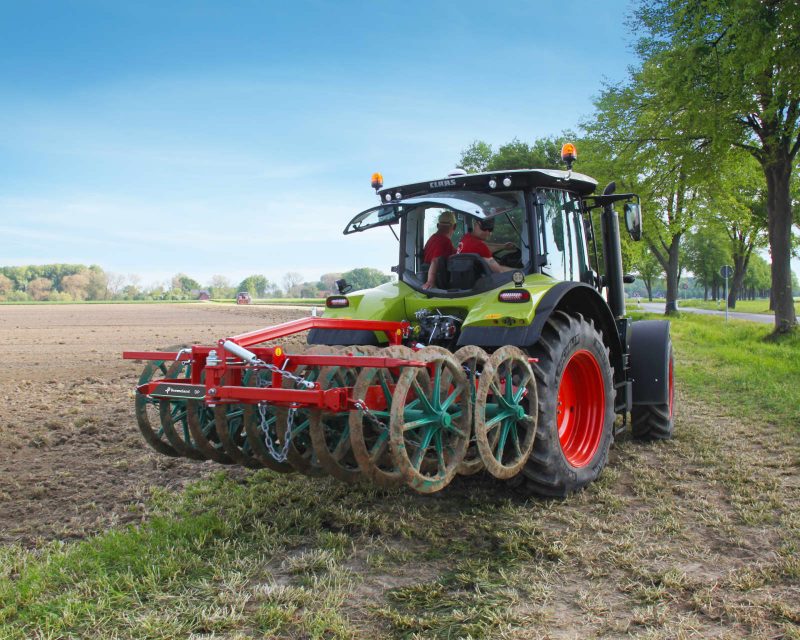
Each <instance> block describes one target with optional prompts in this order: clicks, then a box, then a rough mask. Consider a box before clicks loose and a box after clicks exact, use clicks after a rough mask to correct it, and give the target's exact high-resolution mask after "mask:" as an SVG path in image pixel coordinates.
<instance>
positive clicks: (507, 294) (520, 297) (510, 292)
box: [497, 289, 531, 302]
mask: <svg viewBox="0 0 800 640" xmlns="http://www.w3.org/2000/svg"><path fill="white" fill-rule="evenodd" d="M497 299H498V300H499V301H500V302H528V301H529V300H530V299H531V292H530V291H528V290H527V289H506V290H505V291H501V292H500V295H498V296H497Z"/></svg>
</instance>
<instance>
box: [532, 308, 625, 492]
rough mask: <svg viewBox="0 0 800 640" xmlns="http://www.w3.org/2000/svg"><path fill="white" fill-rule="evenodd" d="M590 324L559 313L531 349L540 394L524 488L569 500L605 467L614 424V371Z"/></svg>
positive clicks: (605, 350)
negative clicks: (574, 492) (536, 359)
mask: <svg viewBox="0 0 800 640" xmlns="http://www.w3.org/2000/svg"><path fill="white" fill-rule="evenodd" d="M608 354H609V352H608V348H607V347H606V346H605V345H604V344H603V338H602V336H601V335H600V332H599V331H597V329H596V328H595V327H594V325H593V324H592V322H591V321H589V320H586V319H584V318H583V317H582V316H581V315H574V316H572V315H567V314H566V313H563V312H561V311H557V312H554V313H553V315H552V316H551V317H550V318H549V319H548V321H547V322H546V323H545V326H544V328H543V329H542V335H541V338H540V340H539V342H538V343H537V344H536V345H535V346H534V347H533V348H532V349H531V355H533V356H534V357H536V358H538V363H536V364H535V365H534V367H533V370H534V373H535V375H536V383H537V387H538V392H539V416H538V423H537V430H536V440H535V442H534V446H533V453H532V454H531V456H530V458H529V459H528V464H526V465H525V467H524V469H523V474H524V475H525V477H526V479H527V482H526V483H524V484H523V485H521V486H520V488H522V489H524V490H526V491H528V492H530V493H535V494H538V495H542V496H551V497H564V496H566V495H568V494H569V493H572V492H573V491H577V490H579V489H582V488H583V487H585V486H586V485H587V484H589V483H590V482H592V481H593V480H595V479H596V478H597V477H598V476H599V475H600V472H601V471H602V470H603V467H605V464H606V461H607V459H608V450H609V447H610V446H611V440H612V437H613V426H614V372H613V370H612V368H611V364H610V362H609V355H608Z"/></svg>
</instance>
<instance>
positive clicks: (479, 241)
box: [456, 218, 516, 273]
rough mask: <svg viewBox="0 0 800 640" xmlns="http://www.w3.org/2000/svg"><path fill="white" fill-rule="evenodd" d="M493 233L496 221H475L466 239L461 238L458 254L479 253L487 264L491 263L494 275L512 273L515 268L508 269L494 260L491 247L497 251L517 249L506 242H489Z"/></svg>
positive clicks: (511, 243) (465, 235)
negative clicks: (505, 272)
mask: <svg viewBox="0 0 800 640" xmlns="http://www.w3.org/2000/svg"><path fill="white" fill-rule="evenodd" d="M492 231H494V220H493V219H492V218H489V219H488V220H475V222H474V223H473V225H472V230H471V231H470V232H469V233H466V234H464V237H463V238H461V242H459V243H458V250H457V251H456V253H477V254H478V255H479V256H481V257H482V258H485V259H486V262H488V263H489V268H490V269H491V270H492V271H493V272H494V273H502V272H504V271H512V270H513V269H514V267H506V266H504V265H502V264H500V263H499V262H497V260H495V259H494V257H493V256H492V251H491V249H489V245H491V246H493V247H495V251H497V249H500V248H506V249H515V248H516V247H515V246H514V243H513V242H506V243H505V244H497V243H493V242H492V243H490V242H487V241H488V240H489V236H490V235H492Z"/></svg>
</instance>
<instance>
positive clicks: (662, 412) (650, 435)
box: [631, 343, 675, 440]
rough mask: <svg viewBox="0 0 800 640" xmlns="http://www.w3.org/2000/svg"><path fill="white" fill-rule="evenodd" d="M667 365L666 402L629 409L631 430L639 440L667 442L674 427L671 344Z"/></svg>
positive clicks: (637, 405) (634, 406)
mask: <svg viewBox="0 0 800 640" xmlns="http://www.w3.org/2000/svg"><path fill="white" fill-rule="evenodd" d="M667 353H669V361H668V363H667V380H666V384H667V401H666V402H665V403H663V404H635V405H633V409H631V430H632V433H633V437H634V438H639V439H640V440H669V439H670V438H671V437H672V432H673V429H674V427H675V379H674V374H673V367H674V358H673V355H672V344H671V343H670V344H669V349H668V350H667Z"/></svg>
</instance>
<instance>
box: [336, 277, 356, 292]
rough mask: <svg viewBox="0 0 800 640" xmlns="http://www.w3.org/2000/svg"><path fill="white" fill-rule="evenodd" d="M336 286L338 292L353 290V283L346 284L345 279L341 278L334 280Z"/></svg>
mask: <svg viewBox="0 0 800 640" xmlns="http://www.w3.org/2000/svg"><path fill="white" fill-rule="evenodd" d="M336 288H337V289H338V291H339V293H340V294H342V295H344V294H345V293H349V292H351V291H352V290H353V285H351V284H347V280H345V279H344V278H342V279H341V280H337V281H336Z"/></svg>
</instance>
